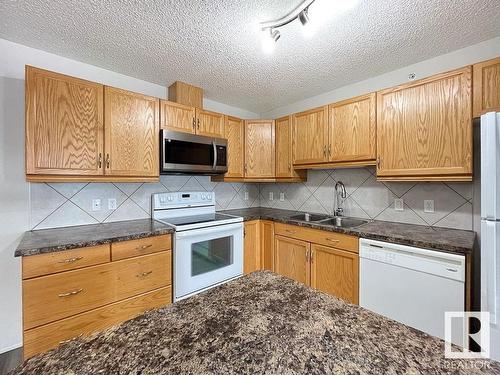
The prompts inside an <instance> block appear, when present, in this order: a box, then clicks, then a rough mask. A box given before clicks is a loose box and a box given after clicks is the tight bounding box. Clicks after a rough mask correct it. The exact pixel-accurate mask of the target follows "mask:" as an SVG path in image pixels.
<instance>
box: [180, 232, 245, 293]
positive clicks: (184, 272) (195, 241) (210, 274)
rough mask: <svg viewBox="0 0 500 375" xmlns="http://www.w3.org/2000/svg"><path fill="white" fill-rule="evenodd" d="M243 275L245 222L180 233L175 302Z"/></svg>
mask: <svg viewBox="0 0 500 375" xmlns="http://www.w3.org/2000/svg"><path fill="white" fill-rule="evenodd" d="M242 274H243V223H235V224H225V225H219V226H214V227H209V228H201V229H193V230H187V231H185V232H177V233H176V234H175V241H174V301H178V300H180V299H183V298H186V297H188V296H190V295H192V294H195V293H197V292H200V291H201V290H204V289H206V288H210V287H212V286H215V285H217V284H220V283H222V282H224V281H227V280H230V279H232V278H234V277H238V276H241V275H242Z"/></svg>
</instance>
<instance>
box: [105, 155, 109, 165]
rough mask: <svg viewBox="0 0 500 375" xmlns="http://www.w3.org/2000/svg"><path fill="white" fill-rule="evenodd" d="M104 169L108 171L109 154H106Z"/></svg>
mask: <svg viewBox="0 0 500 375" xmlns="http://www.w3.org/2000/svg"><path fill="white" fill-rule="evenodd" d="M106 168H108V169H109V154H106Z"/></svg>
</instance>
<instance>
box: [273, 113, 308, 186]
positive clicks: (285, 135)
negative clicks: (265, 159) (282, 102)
mask: <svg viewBox="0 0 500 375" xmlns="http://www.w3.org/2000/svg"><path fill="white" fill-rule="evenodd" d="M275 126H276V130H275V133H276V137H275V138H276V141H275V145H276V179H277V181H289V180H290V179H292V180H297V179H299V180H300V179H305V178H306V172H305V171H296V170H295V169H294V167H293V161H292V158H293V156H292V144H293V137H292V116H285V117H281V118H279V119H276V120H275Z"/></svg>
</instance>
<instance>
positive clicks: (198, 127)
mask: <svg viewBox="0 0 500 375" xmlns="http://www.w3.org/2000/svg"><path fill="white" fill-rule="evenodd" d="M198 130H200V119H198Z"/></svg>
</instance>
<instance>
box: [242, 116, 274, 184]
mask: <svg viewBox="0 0 500 375" xmlns="http://www.w3.org/2000/svg"><path fill="white" fill-rule="evenodd" d="M274 158H275V155H274V121H273V120H246V121H245V177H247V178H274V171H275V165H274V162H275V159H274Z"/></svg>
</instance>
